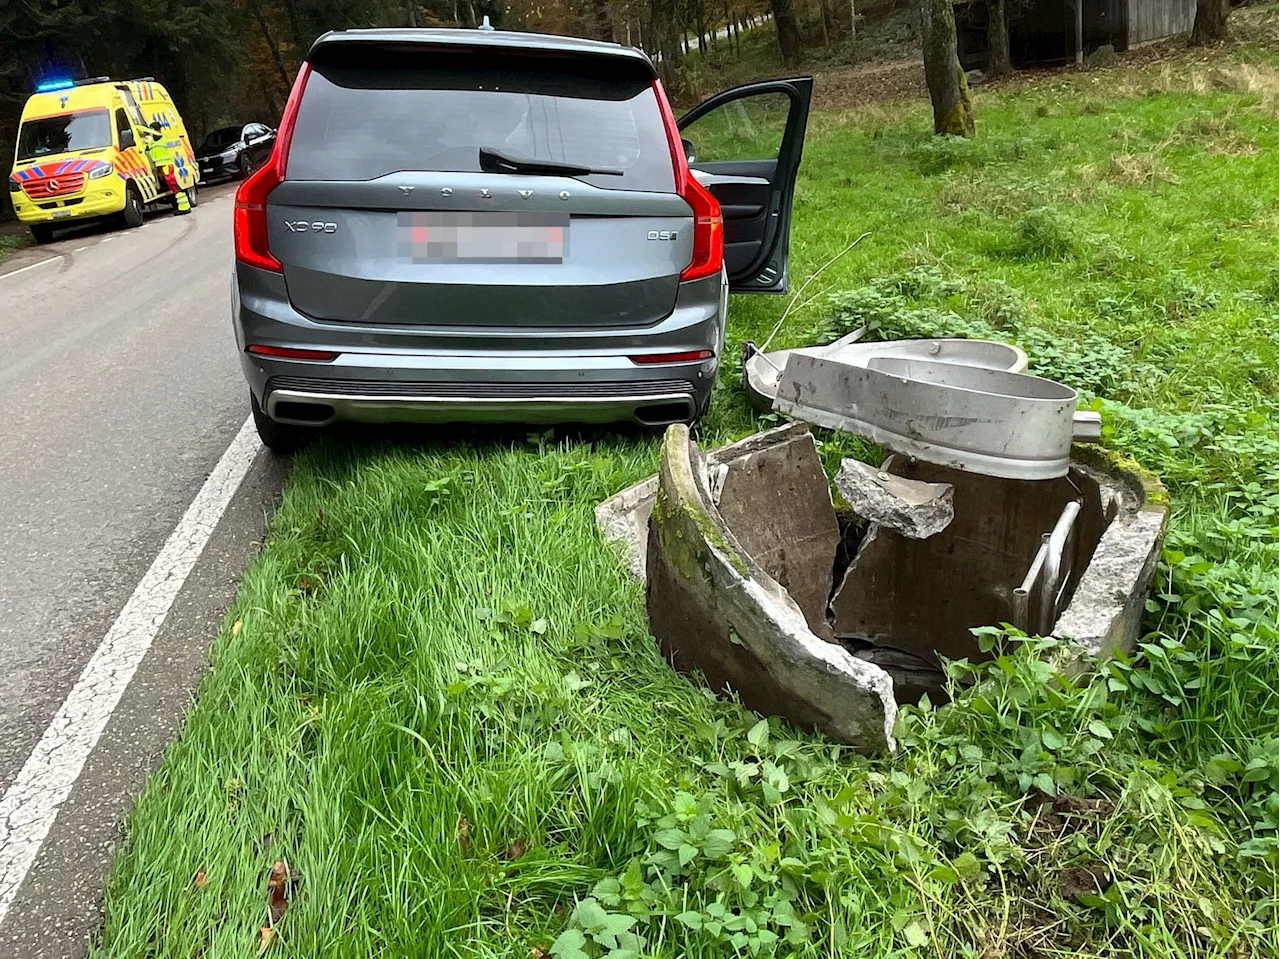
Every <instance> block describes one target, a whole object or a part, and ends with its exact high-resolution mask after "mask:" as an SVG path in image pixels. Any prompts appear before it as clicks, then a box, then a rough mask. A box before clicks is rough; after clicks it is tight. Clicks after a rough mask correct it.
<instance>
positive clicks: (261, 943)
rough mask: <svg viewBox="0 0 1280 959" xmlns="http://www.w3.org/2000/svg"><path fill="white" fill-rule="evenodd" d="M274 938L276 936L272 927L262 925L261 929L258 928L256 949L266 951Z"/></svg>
mask: <svg viewBox="0 0 1280 959" xmlns="http://www.w3.org/2000/svg"><path fill="white" fill-rule="evenodd" d="M275 938H276V931H275V930H274V929H272V928H271V927H270V926H263V927H262V928H261V929H259V930H258V951H259V952H266V951H267V947H268V946H270V945H271V943H272V942H273V941H274V940H275Z"/></svg>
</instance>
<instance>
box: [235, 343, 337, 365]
mask: <svg viewBox="0 0 1280 959" xmlns="http://www.w3.org/2000/svg"><path fill="white" fill-rule="evenodd" d="M248 352H250V353H252V354H253V355H254V356H275V357H279V358H280V359H282V360H321V361H327V360H336V359H337V358H338V354H337V353H335V352H333V351H332V350H299V349H295V348H294V347H292V346H263V345H261V344H259V343H254V344H251V345H250V346H249V347H248Z"/></svg>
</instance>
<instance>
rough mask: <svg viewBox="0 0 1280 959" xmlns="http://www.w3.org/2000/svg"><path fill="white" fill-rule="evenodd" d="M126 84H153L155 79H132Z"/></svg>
mask: <svg viewBox="0 0 1280 959" xmlns="http://www.w3.org/2000/svg"><path fill="white" fill-rule="evenodd" d="M128 82H129V83H155V82H156V78H155V77H134V78H133V79H132V80H129V81H128Z"/></svg>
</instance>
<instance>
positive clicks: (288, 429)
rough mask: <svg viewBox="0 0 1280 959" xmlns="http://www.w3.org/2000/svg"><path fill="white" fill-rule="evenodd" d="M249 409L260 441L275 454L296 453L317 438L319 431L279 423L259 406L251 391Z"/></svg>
mask: <svg viewBox="0 0 1280 959" xmlns="http://www.w3.org/2000/svg"><path fill="white" fill-rule="evenodd" d="M249 407H250V409H251V410H252V411H253V425H254V427H255V428H256V429H257V430H258V439H260V440H262V445H263V446H265V447H266V448H267V449H269V450H271V452H273V453H282V454H283V453H296V452H297V451H298V450H300V449H301V448H302V447H303V446H305V445H306V444H307V443H309V442H310V441H311V440H312V439H314V438H315V436H316V433H317V431H316V430H315V429H310V428H308V427H305V426H291V425H289V424H287V423H277V422H276V421H275V420H273V419H272V418H271V417H270V416H268V415H267V414H266V412H265V411H264V410H263V409H262V407H261V406H259V405H258V398H257V397H256V396H254V395H253V391H252V390H250V391H249Z"/></svg>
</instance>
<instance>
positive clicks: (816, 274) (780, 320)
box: [760, 232, 871, 353]
mask: <svg viewBox="0 0 1280 959" xmlns="http://www.w3.org/2000/svg"><path fill="white" fill-rule="evenodd" d="M870 235H871V234H870V233H869V232H868V233H864V234H862V236H860V237H858V238H857V239H856V240H854V241H853V242H852V243H850V244H849V245H848V246H846V247H845V248H844V249H843V250H841V251H840V252H839V253H837V254H836V255H835V256H833V257H832V258H831V259H829V260H827V262H826V263H824V264H822V266H820V267H818V269H817V270H816V271H815V272H814V273H813V274H812V275H811V276H810V277H809V279H807V280H805V281H804V284H803V285H802V286H801V287H800V289H798V290H796V292H795V294H794V295H793V296H792V297H791V302H790V303H788V304H787V308H786V309H785V310H783V311H782V316H781V317H779V318H778V322H777V325H775V326H774V328H773V332H771V333H770V334H769V336H768V338H767V339H766V340H765V341H764V343H762V344H761V345H760V352H761V353H763V352H764V351H765V350H767V349H768V348H769V344H770V343H772V342H773V338H774V337H775V336H777V335H778V331H779V330H780V329H782V324H783V323H784V322H786V319H787V316H788V315H789V314H790V313H791V310H792V309H793V308H794V307H795V305H796V301H797V300H799V299H800V294H801V293H803V292H804V291H805V290H806V289H808V287H809V284H810V283H812V282H813V281H814V280H816V279H817V278H818V277H820V276H821V275H822V273H823V271H824V270H826V268H827V267H829V266H830V265H831V264H832V263H834V262H835V261H836V260H838V259H840V257H842V256H844V255H845V254H846V253H848V252H849V251H850V250H852V249H853V248H854V247H855V246H857V245H858V244H859V243H861V242H862V241H863V240H865V239H866V238H867V237H869V236H870Z"/></svg>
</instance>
